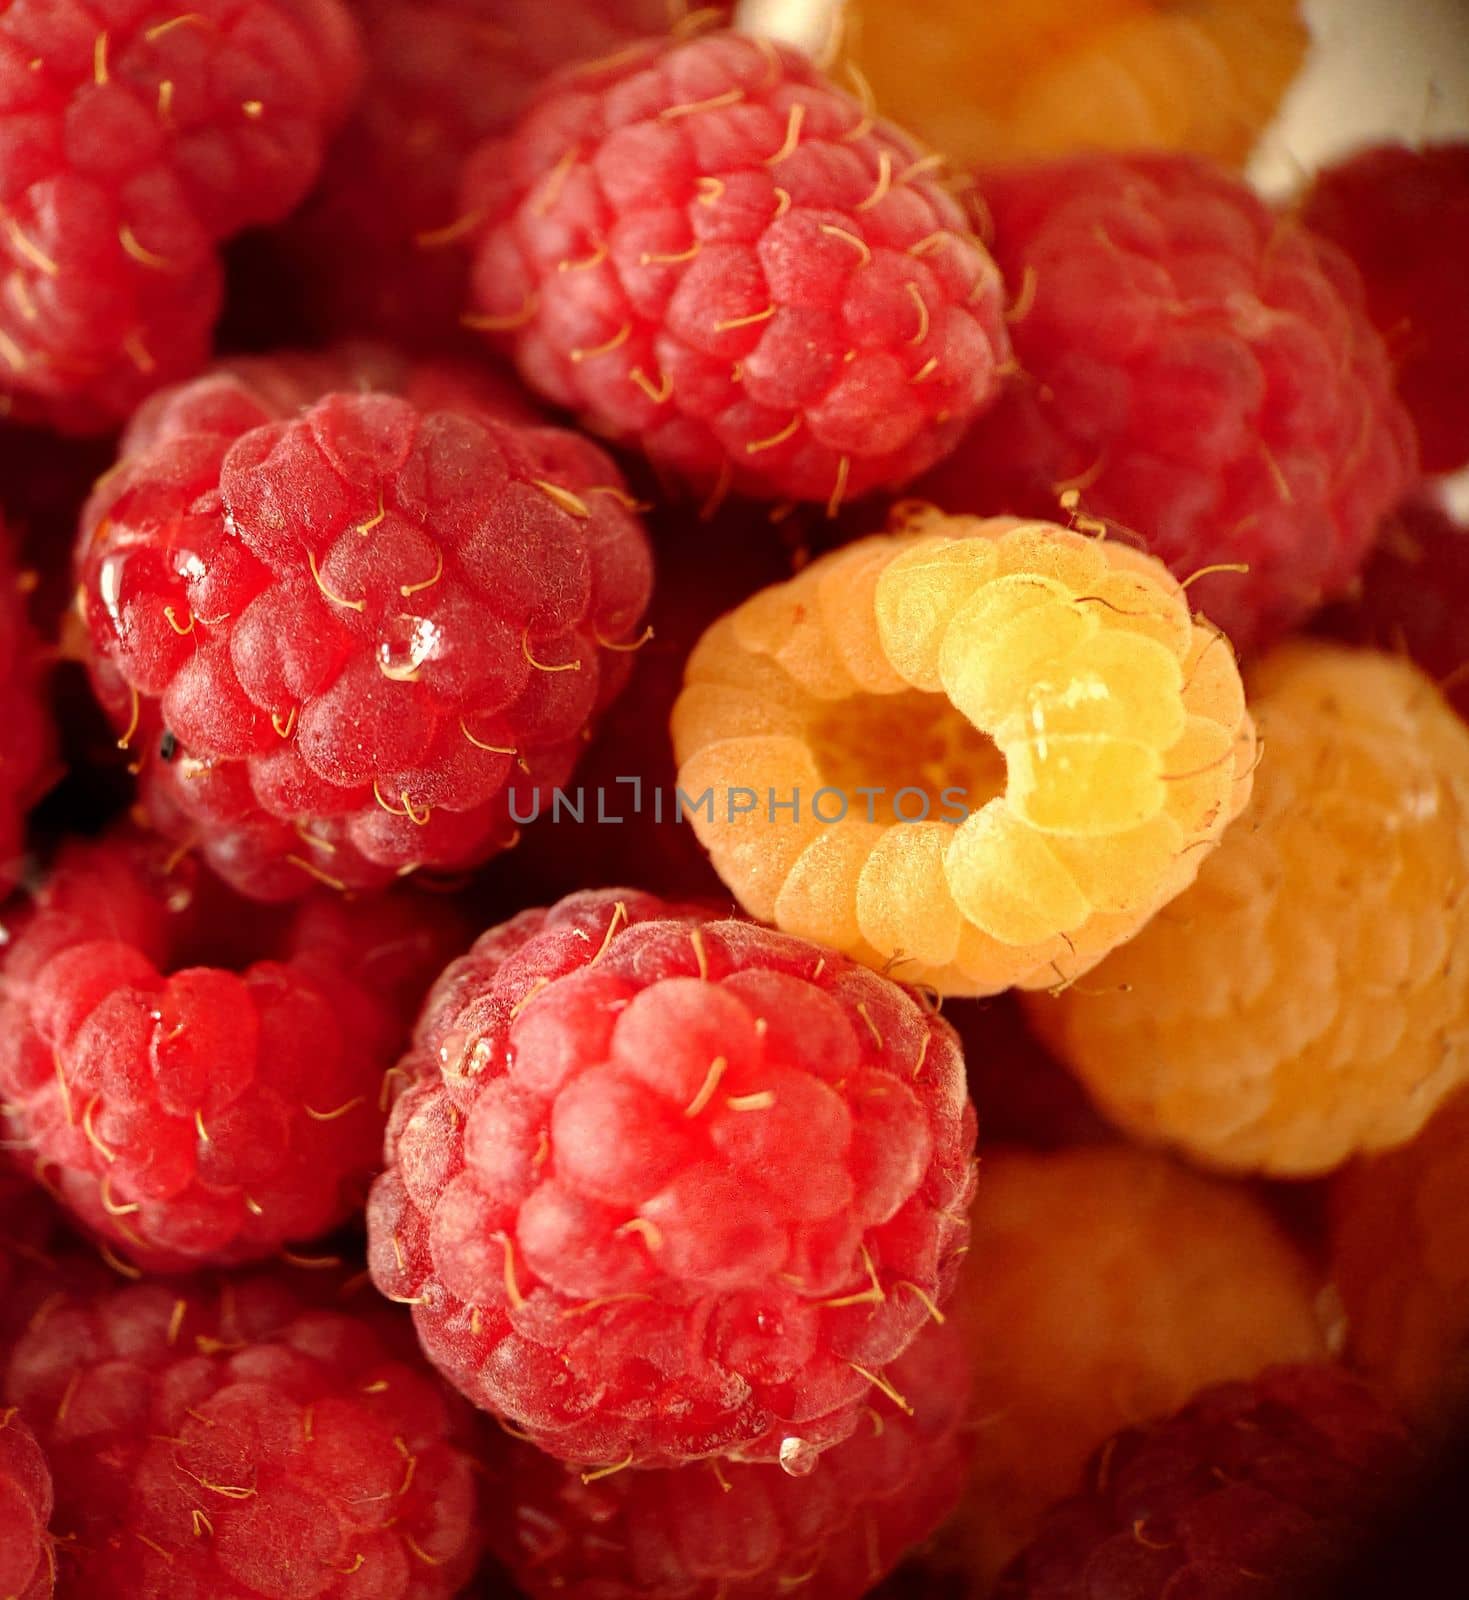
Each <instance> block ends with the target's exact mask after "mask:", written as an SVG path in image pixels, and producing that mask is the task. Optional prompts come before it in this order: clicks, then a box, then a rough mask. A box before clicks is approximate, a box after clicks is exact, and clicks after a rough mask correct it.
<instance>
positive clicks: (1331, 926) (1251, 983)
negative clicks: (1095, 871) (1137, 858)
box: [1032, 643, 1469, 1176]
mask: <svg viewBox="0 0 1469 1600" xmlns="http://www.w3.org/2000/svg"><path fill="white" fill-rule="evenodd" d="M1250 684H1251V688H1252V691H1253V693H1252V699H1251V703H1252V705H1254V707H1255V709H1256V711H1257V713H1258V715H1259V718H1260V727H1261V737H1262V742H1263V744H1264V747H1265V758H1264V761H1263V762H1262V764H1261V768H1260V775H1259V777H1258V779H1257V780H1256V787H1255V797H1254V800H1253V802H1252V804H1251V807H1250V810H1249V811H1248V812H1247V813H1246V815H1245V817H1244V818H1242V819H1241V823H1240V825H1239V826H1238V827H1236V828H1235V829H1233V830H1232V831H1231V833H1230V834H1229V836H1228V838H1226V839H1225V841H1224V843H1223V844H1222V845H1221V846H1220V848H1219V850H1218V851H1217V852H1216V854H1215V855H1214V856H1213V857H1212V858H1211V859H1210V860H1208V861H1206V862H1205V863H1204V866H1203V870H1202V871H1201V872H1200V874H1199V878H1198V882H1197V883H1195V885H1194V886H1193V888H1191V889H1190V890H1189V891H1188V892H1187V893H1186V894H1184V895H1181V896H1180V897H1179V898H1178V899H1177V900H1176V901H1174V903H1173V904H1172V905H1171V906H1168V907H1167V908H1165V909H1164V910H1163V911H1162V912H1160V913H1159V915H1158V916H1157V918H1156V919H1155V920H1154V921H1153V922H1152V923H1151V924H1150V925H1149V926H1148V927H1147V928H1145V929H1144V930H1143V931H1142V932H1141V933H1140V934H1139V935H1138V936H1137V938H1136V939H1134V940H1133V941H1132V943H1131V944H1129V945H1126V946H1124V947H1123V948H1122V949H1120V950H1118V951H1116V952H1115V953H1114V954H1113V955H1112V956H1111V957H1110V958H1109V959H1108V961H1107V962H1106V963H1105V964H1104V965H1102V966H1101V967H1099V968H1098V969H1097V970H1096V971H1095V972H1094V973H1093V974H1092V975H1091V977H1090V978H1089V979H1088V980H1087V987H1086V989H1085V990H1084V991H1083V990H1081V989H1080V988H1076V989H1071V990H1069V991H1068V992H1067V993H1066V994H1064V995H1062V996H1060V997H1059V998H1057V999H1054V1000H1052V1001H1050V1002H1042V1001H1038V1002H1037V1003H1036V1004H1035V1007H1034V1009H1033V1011H1032V1020H1033V1021H1035V1022H1036V1023H1037V1024H1038V1025H1039V1026H1040V1027H1041V1029H1042V1032H1043V1033H1044V1034H1046V1035H1047V1036H1048V1037H1049V1038H1050V1040H1051V1042H1052V1043H1053V1044H1054V1045H1055V1047H1056V1049H1057V1050H1058V1052H1059V1053H1060V1055H1061V1057H1062V1059H1063V1060H1065V1061H1066V1062H1067V1063H1068V1064H1069V1065H1070V1066H1071V1067H1072V1069H1073V1070H1074V1071H1075V1072H1077V1073H1078V1074H1079V1075H1080V1077H1081V1079H1082V1081H1083V1082H1084V1083H1085V1084H1086V1086H1087V1088H1088V1089H1089V1090H1090V1092H1091V1094H1092V1096H1093V1098H1094V1099H1095V1100H1096V1101H1097V1103H1098V1105H1099V1106H1100V1107H1101V1108H1102V1110H1103V1111H1104V1112H1105V1113H1106V1114H1107V1115H1108V1116H1109V1117H1110V1118H1112V1120H1114V1121H1115V1122H1117V1123H1118V1124H1120V1125H1121V1126H1122V1127H1124V1128H1126V1129H1127V1130H1129V1131H1130V1132H1131V1133H1133V1134H1135V1135H1137V1136H1139V1137H1141V1138H1147V1139H1163V1140H1166V1141H1168V1142H1169V1143H1171V1144H1175V1145H1177V1146H1179V1147H1180V1148H1181V1149H1183V1150H1186V1151H1187V1152H1188V1153H1189V1154H1190V1155H1192V1156H1194V1157H1196V1158H1197V1159H1199V1160H1201V1161H1205V1162H1207V1163H1209V1164H1210V1165H1212V1166H1218V1167H1224V1168H1232V1169H1235V1170H1237V1171H1263V1172H1269V1173H1274V1174H1277V1175H1281V1176H1309V1175H1312V1174H1318V1173H1323V1172H1328V1171H1330V1170H1331V1169H1332V1168H1333V1167H1336V1166H1339V1165H1340V1164H1341V1163H1342V1162H1343V1161H1345V1160H1346V1159H1347V1158H1348V1157H1349V1156H1351V1155H1353V1154H1356V1153H1357V1152H1360V1151H1371V1150H1383V1149H1388V1148H1390V1147H1391V1146H1393V1145H1398V1144H1403V1143H1405V1142H1406V1141H1407V1140H1409V1139H1411V1138H1412V1137H1413V1135H1414V1134H1415V1133H1417V1132H1418V1130H1419V1129H1420V1128H1421V1127H1422V1126H1423V1124H1424V1123H1425V1122H1426V1121H1427V1120H1428V1118H1429V1117H1430V1116H1431V1115H1432V1113H1433V1111H1434V1109H1435V1107H1436V1106H1438V1105H1439V1103H1440V1102H1441V1101H1443V1100H1445V1099H1446V1098H1447V1097H1448V1096H1449V1095H1450V1094H1451V1093H1452V1092H1453V1091H1454V1090H1455V1089H1456V1088H1458V1086H1459V1085H1460V1084H1462V1083H1465V1082H1466V1081H1469V1052H1466V1051H1465V1050H1464V1049H1463V1047H1462V1035H1463V1033H1464V1030H1465V1028H1466V1026H1469V918H1466V917H1465V916H1464V915H1463V907H1464V896H1465V894H1466V893H1469V730H1466V729H1465V727H1464V724H1463V723H1461V722H1460V721H1459V719H1458V718H1457V717H1456V716H1454V714H1453V712H1452V711H1451V710H1450V709H1449V707H1448V706H1447V705H1446V704H1445V703H1444V701H1443V698H1442V696H1441V695H1439V694H1438V692H1437V691H1436V690H1435V689H1434V687H1433V685H1432V684H1431V683H1430V682H1429V681H1428V680H1427V679H1426V678H1424V677H1423V676H1422V675H1421V674H1420V673H1419V672H1418V671H1417V670H1416V669H1414V668H1413V667H1411V666H1409V665H1408V664H1407V663H1406V662H1404V661H1401V660H1398V659H1397V658H1395V657H1392V656H1386V655H1379V654H1377V653H1375V652H1373V651H1353V650H1346V649H1343V648H1341V647H1339V646H1334V645H1325V644H1317V643H1299V644H1292V645H1286V646H1283V647H1282V648H1280V649H1279V650H1277V651H1275V652H1274V653H1273V654H1272V655H1271V656H1269V657H1268V658H1267V659H1266V660H1265V661H1264V662H1262V663H1261V665H1260V667H1259V668H1258V670H1257V671H1256V672H1255V673H1254V675H1253V676H1252V678H1251V680H1250Z"/></svg>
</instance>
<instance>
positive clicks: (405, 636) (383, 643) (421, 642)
mask: <svg viewBox="0 0 1469 1600" xmlns="http://www.w3.org/2000/svg"><path fill="white" fill-rule="evenodd" d="M440 643H441V635H440V632H439V628H438V626H437V625H436V624H435V623H433V622H430V621H429V619H428V618H427V617H414V616H409V615H408V614H407V613H406V612H400V613H399V614H398V615H397V616H396V617H389V618H388V620H387V621H386V622H385V623H384V625H383V631H382V634H381V635H380V637H379V638H378V642H377V664H378V670H379V671H380V672H381V673H382V675H383V676H384V677H385V678H392V679H394V680H395V681H397V682H400V683H407V682H412V680H413V679H414V678H415V677H417V675H418V669H419V668H420V667H421V666H422V665H423V664H424V662H425V661H429V660H432V659H433V657H434V656H436V655H437V654H438V651H439V645H440Z"/></svg>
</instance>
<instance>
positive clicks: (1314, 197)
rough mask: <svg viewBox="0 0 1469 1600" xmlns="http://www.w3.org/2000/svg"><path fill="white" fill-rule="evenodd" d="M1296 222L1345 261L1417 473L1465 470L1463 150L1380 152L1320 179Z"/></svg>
mask: <svg viewBox="0 0 1469 1600" xmlns="http://www.w3.org/2000/svg"><path fill="white" fill-rule="evenodd" d="M1301 215H1302V216H1303V217H1304V219H1305V221H1306V222H1307V224H1308V225H1309V226H1310V227H1311V228H1312V229H1313V230H1314V231H1315V232H1317V233H1319V234H1321V235H1322V236H1323V237H1325V238H1327V239H1330V240H1332V241H1333V242H1334V243H1335V244H1338V245H1340V247H1341V248H1342V249H1343V250H1345V251H1346V253H1347V254H1348V255H1349V256H1350V257H1351V258H1352V261H1353V263H1354V264H1355V266H1356V268H1357V270H1358V271H1359V272H1360V273H1361V275H1362V281H1363V283H1364V284H1365V285H1366V289H1367V309H1368V311H1369V313H1370V314H1371V317H1372V320H1373V322H1374V323H1376V324H1377V327H1378V328H1379V329H1380V330H1381V332H1382V336H1383V338H1384V339H1385V340H1386V341H1387V346H1388V349H1389V350H1391V351H1392V354H1393V359H1394V361H1395V362H1396V364H1397V374H1398V377H1397V381H1398V393H1399V394H1400V395H1401V396H1402V397H1403V399H1404V401H1405V402H1406V403H1407V407H1408V410H1409V411H1410V412H1411V413H1412V415H1413V421H1414V422H1415V423H1416V424H1417V427H1418V438H1419V442H1420V444H1421V445H1422V450H1423V467H1424V470H1425V471H1426V472H1454V471H1457V470H1458V469H1459V468H1460V467H1463V466H1469V301H1466V298H1465V295H1464V290H1463V280H1462V277H1461V275H1460V274H1459V272H1458V271H1457V270H1456V266H1457V263H1458V262H1460V261H1462V260H1463V259H1464V253H1465V251H1466V250H1469V141H1460V142H1459V143H1457V144H1433V145H1425V146H1423V147H1422V148H1420V149H1417V150H1412V149H1409V148H1407V147H1406V146H1404V145H1384V146H1381V147H1380V148H1378V149H1375V150H1364V151H1362V152H1361V153H1360V154H1359V155H1354V156H1353V157H1351V159H1350V160H1348V161H1344V162H1342V163H1341V165H1339V166H1335V167H1328V168H1327V170H1326V171H1325V172H1322V173H1319V174H1318V175H1317V177H1316V179H1315V181H1314V183H1313V184H1312V185H1311V188H1310V191H1309V192H1308V193H1307V195H1306V197H1305V199H1304V200H1303V202H1302V208H1301Z"/></svg>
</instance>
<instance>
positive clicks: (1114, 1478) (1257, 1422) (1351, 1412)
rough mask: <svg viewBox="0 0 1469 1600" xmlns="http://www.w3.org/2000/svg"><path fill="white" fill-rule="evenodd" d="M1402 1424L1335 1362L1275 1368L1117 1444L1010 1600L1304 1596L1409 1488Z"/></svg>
mask: <svg viewBox="0 0 1469 1600" xmlns="http://www.w3.org/2000/svg"><path fill="white" fill-rule="evenodd" d="M1418 1465H1419V1456H1418V1452H1417V1449H1416V1447H1415V1446H1414V1444H1413V1442H1412V1440H1411V1439H1410V1437H1409V1435H1408V1431H1407V1429H1406V1428H1404V1427H1403V1425H1402V1423H1401V1422H1399V1421H1398V1419H1397V1418H1396V1417H1394V1416H1393V1415H1392V1413H1391V1412H1389V1411H1388V1410H1387V1409H1386V1408H1385V1407H1384V1406H1383V1404H1382V1402H1381V1401H1380V1400H1379V1399H1378V1398H1377V1397H1376V1396H1375V1395H1374V1394H1373V1392H1372V1391H1371V1390H1370V1389H1369V1388H1368V1387H1367V1386H1366V1385H1365V1384H1363V1383H1362V1382H1360V1381H1359V1380H1358V1379H1356V1378H1353V1377H1352V1376H1351V1375H1350V1374H1349V1373H1347V1372H1345V1371H1343V1370H1342V1369H1341V1368H1340V1367H1336V1366H1332V1365H1330V1364H1328V1363H1321V1364H1317V1365H1300V1366H1280V1367H1272V1368H1271V1369H1270V1370H1269V1371H1267V1372H1263V1373H1261V1374H1260V1375H1259V1377H1257V1378H1256V1379H1255V1380H1254V1382H1253V1383H1226V1384H1221V1385H1219V1386H1217V1387H1215V1388H1212V1389H1207V1390H1205V1391H1204V1393H1202V1394H1200V1395H1199V1396H1198V1397H1197V1398H1195V1399H1194V1400H1193V1401H1192V1402H1191V1403H1190V1404H1188V1405H1187V1406H1185V1407H1184V1408H1183V1409H1182V1410H1181V1411H1180V1412H1178V1414H1177V1415H1176V1416H1173V1417H1170V1418H1168V1419H1167V1420H1166V1421H1163V1422H1156V1423H1153V1424H1152V1425H1150V1426H1148V1427H1145V1428H1132V1429H1129V1430H1128V1431H1127V1432H1124V1433H1119V1434H1117V1435H1116V1436H1115V1437H1114V1438H1112V1439H1109V1440H1108V1441H1107V1443H1106V1444H1104V1445H1103V1446H1102V1448H1101V1449H1100V1450H1099V1451H1098V1452H1097V1454H1096V1455H1095V1456H1094V1457H1093V1458H1092V1461H1091V1464H1090V1466H1089V1467H1088V1469H1087V1476H1086V1481H1085V1483H1084V1485H1083V1486H1082V1489H1081V1492H1080V1493H1079V1494H1078V1495H1076V1496H1075V1497H1074V1498H1073V1499H1070V1500H1066V1501H1063V1502H1062V1503H1061V1504H1060V1505H1058V1506H1057V1507H1055V1509H1054V1510H1052V1511H1051V1513H1050V1514H1049V1516H1048V1517H1047V1518H1046V1520H1045V1523H1044V1524H1043V1526H1042V1528H1041V1531H1040V1533H1039V1535H1038V1536H1037V1538H1036V1540H1035V1542H1034V1544H1032V1545H1031V1546H1030V1548H1029V1549H1028V1550H1027V1551H1026V1552H1025V1554H1024V1555H1022V1556H1021V1557H1020V1558H1019V1559H1018V1560H1017V1561H1016V1562H1015V1564H1014V1566H1013V1567H1012V1568H1011V1569H1010V1570H1009V1572H1008V1573H1007V1574H1006V1576H1005V1578H1004V1580H1003V1581H1002V1582H1001V1584H1000V1587H999V1590H998V1591H997V1593H998V1595H999V1596H1000V1597H1001V1600H1114V1597H1116V1600H1121V1597H1123V1596H1126V1597H1127V1600H1165V1597H1167V1600H1172V1597H1173V1596H1175V1595H1177V1596H1184V1595H1187V1596H1188V1597H1189V1600H1238V1597H1242V1596H1246V1595H1248V1596H1258V1597H1259V1600H1304V1597H1306V1596H1316V1595H1321V1596H1325V1595H1327V1594H1330V1593H1332V1592H1333V1582H1332V1580H1333V1579H1340V1578H1344V1577H1345V1576H1346V1575H1347V1573H1348V1572H1349V1571H1350V1562H1351V1558H1352V1556H1353V1554H1354V1552H1355V1551H1356V1549H1357V1547H1358V1545H1359V1544H1360V1543H1361V1542H1362V1541H1363V1540H1364V1539H1365V1538H1367V1537H1369V1536H1370V1535H1371V1533H1372V1531H1373V1529H1374V1528H1375V1527H1376V1526H1377V1525H1378V1523H1379V1521H1380V1520H1381V1519H1382V1518H1384V1517H1385V1516H1387V1515H1389V1514H1390V1513H1391V1512H1392V1511H1393V1510H1394V1509H1395V1508H1396V1505H1397V1502H1398V1501H1399V1499H1400V1498H1403V1497H1405V1496H1406V1494H1407V1493H1408V1491H1409V1489H1410V1488H1411V1485H1412V1482H1413V1477H1414V1474H1415V1472H1416V1471H1417V1469H1418Z"/></svg>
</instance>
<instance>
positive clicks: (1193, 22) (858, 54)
mask: <svg viewBox="0 0 1469 1600" xmlns="http://www.w3.org/2000/svg"><path fill="white" fill-rule="evenodd" d="M1300 10H1301V8H1300V3H1299V0H1191V3H1190V4H1188V5H1186V6H1180V5H1178V4H1176V3H1175V0H1108V3H1107V4H1105V5H1096V6H1087V7H1078V6H1077V5H1075V4H1074V3H1073V0H1010V3H1008V4H1006V5H1004V6H1002V7H992V8H990V10H988V11H987V12H986V13H985V16H984V21H983V25H982V26H976V23H975V14H974V11H973V9H972V8H971V7H970V6H969V5H967V4H966V3H965V0H920V3H918V4H914V3H913V0H857V3H856V4H854V5H853V7H852V15H851V19H850V21H849V24H848V37H849V53H850V54H851V55H852V57H853V58H854V59H855V60H856V61H857V62H859V63H860V64H861V67H862V69H863V71H864V72H866V74H867V76H868V77H869V78H870V79H871V81H872V85H873V88H874V89H875V91H876V93H877V98H878V102H879V103H880V104H881V105H882V107H883V108H884V109H885V110H886V111H887V112H888V113H889V114H890V115H892V116H894V117H896V118H897V119H898V120H899V121H900V122H903V123H904V124H906V125H907V126H910V127H912V128H913V129H914V130H915V131H916V132H918V133H921V134H923V135H924V137H925V138H928V139H930V140H932V142H933V143H934V144H935V145H937V146H938V147H939V148H940V149H942V150H945V151H947V152H948V153H949V155H950V156H952V157H953V158H954V159H955V160H956V161H964V162H976V161H998V160H1013V159H1026V160H1034V159H1035V158H1037V157H1046V156H1058V155H1067V154H1070V153H1071V152H1073V151H1076V150H1087V149H1095V148H1099V147H1101V148H1107V149H1114V150H1128V149H1138V150H1141V149H1181V150H1194V151H1197V152H1199V153H1200V154H1201V155H1209V156H1214V157H1217V158H1218V159H1219V160H1221V161H1228V162H1231V163H1234V164H1238V163H1240V162H1242V161H1243V160H1244V159H1245V157H1246V156H1247V155H1248V154H1249V151H1250V147H1251V145H1252V144H1253V143H1254V141H1255V138H1256V136H1257V135H1258V134H1259V133H1260V131H1261V130H1262V129H1263V128H1264V127H1265V126H1266V124H1267V123H1268V122H1269V121H1270V118H1271V116H1272V115H1273V114H1274V111H1275V108H1276V106H1277V104H1278V103H1279V101H1280V97H1281V95H1282V94H1283V93H1284V92H1285V89H1286V86H1287V85H1288V84H1289V83H1290V81H1291V79H1292V77H1293V76H1294V75H1295V72H1296V70H1297V68H1298V67H1299V66H1300V65H1301V62H1302V61H1303V60H1304V59H1305V54H1306V46H1307V43H1308V42H1309V38H1310V35H1309V33H1308V30H1307V28H1306V24H1305V21H1304V20H1303V19H1302V17H1301V14H1300Z"/></svg>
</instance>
